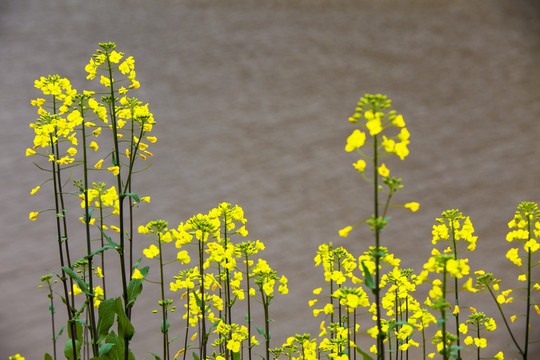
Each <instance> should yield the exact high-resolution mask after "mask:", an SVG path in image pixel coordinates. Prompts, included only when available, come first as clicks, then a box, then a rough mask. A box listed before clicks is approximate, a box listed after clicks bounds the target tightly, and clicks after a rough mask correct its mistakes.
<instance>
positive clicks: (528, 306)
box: [523, 216, 532, 360]
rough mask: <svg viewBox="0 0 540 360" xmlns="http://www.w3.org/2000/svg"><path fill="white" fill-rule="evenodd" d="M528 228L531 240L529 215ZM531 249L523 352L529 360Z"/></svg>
mask: <svg viewBox="0 0 540 360" xmlns="http://www.w3.org/2000/svg"><path fill="white" fill-rule="evenodd" d="M527 230H528V234H529V236H528V239H527V241H530V240H531V219H530V217H529V216H527ZM531 255H532V253H531V249H530V248H529V249H528V250H527V316H526V318H527V322H526V323H525V351H524V352H523V360H527V355H528V352H529V330H530V327H531V325H530V324H531V323H530V320H531V275H532V274H531Z"/></svg>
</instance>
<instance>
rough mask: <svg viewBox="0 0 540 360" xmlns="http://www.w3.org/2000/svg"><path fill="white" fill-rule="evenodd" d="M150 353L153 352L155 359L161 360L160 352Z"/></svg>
mask: <svg viewBox="0 0 540 360" xmlns="http://www.w3.org/2000/svg"><path fill="white" fill-rule="evenodd" d="M150 354H152V355H153V356H154V359H155V360H161V358H160V357H159V355H158V354H156V353H153V352H150Z"/></svg>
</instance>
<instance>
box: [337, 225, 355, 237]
mask: <svg viewBox="0 0 540 360" xmlns="http://www.w3.org/2000/svg"><path fill="white" fill-rule="evenodd" d="M352 229H353V228H352V226H347V227H345V228H343V229H341V230H339V236H341V237H347V236H348V235H349V232H350V231H351V230H352Z"/></svg>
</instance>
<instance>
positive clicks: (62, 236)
mask: <svg viewBox="0 0 540 360" xmlns="http://www.w3.org/2000/svg"><path fill="white" fill-rule="evenodd" d="M85 69H86V71H87V73H88V76H87V78H88V79H89V80H93V79H99V84H100V85H99V86H100V88H101V90H100V91H98V90H95V91H86V90H85V91H82V92H79V91H77V90H76V89H73V88H72V86H71V83H70V81H69V80H67V79H65V78H62V77H60V76H59V75H51V76H48V77H42V78H40V79H39V80H36V82H35V87H36V88H37V89H39V90H40V91H41V92H42V93H43V97H40V98H37V99H35V100H32V102H31V104H32V105H33V106H34V107H36V108H37V114H38V118H37V119H36V121H35V122H33V123H31V124H30V127H31V128H32V129H33V131H34V140H33V144H32V146H30V147H28V148H27V149H26V155H27V156H28V157H32V158H33V159H35V160H34V164H35V165H36V166H37V167H38V168H39V169H41V170H43V171H44V172H45V173H46V174H47V177H46V179H45V180H44V181H43V182H41V183H40V184H39V185H38V186H36V187H35V188H33V189H32V190H31V192H30V193H31V195H34V194H36V193H38V191H40V189H41V188H42V187H44V188H46V187H48V188H49V189H50V190H51V193H52V195H53V196H52V200H53V203H54V205H53V207H52V208H51V209H43V210H36V211H32V212H30V214H29V218H30V220H32V221H35V220H36V219H38V217H40V216H41V217H40V219H43V218H44V217H45V215H46V214H49V215H51V216H50V220H52V221H53V222H54V224H55V229H56V245H57V246H58V257H59V266H58V270H57V271H56V272H53V273H52V274H47V275H44V276H42V277H41V282H42V283H43V285H41V287H43V288H45V289H46V290H47V298H48V304H49V310H50V313H51V340H52V348H53V351H52V355H51V354H48V353H46V354H45V357H44V358H45V360H52V359H55V360H56V359H57V358H58V357H59V355H58V351H57V342H58V341H59V339H60V338H61V337H62V336H64V337H67V339H66V342H65V345H64V351H63V353H64V357H65V358H66V359H68V360H79V359H91V360H132V359H135V356H134V354H133V353H132V351H131V348H130V344H131V342H132V341H133V339H134V335H135V328H134V327H133V325H132V322H131V319H132V316H133V314H132V310H133V306H134V303H135V301H136V300H137V298H138V296H139V295H140V294H141V292H142V290H143V283H145V282H147V283H149V284H153V285H157V286H158V287H159V295H160V297H159V300H158V306H159V307H158V309H159V310H154V311H153V312H154V313H160V319H159V323H157V322H156V331H158V329H159V331H160V332H161V334H162V344H161V350H160V351H159V354H158V353H156V352H150V354H151V355H152V356H153V357H154V358H155V359H156V360H170V359H171V358H174V359H180V358H181V359H182V360H185V359H187V358H188V357H189V358H193V359H195V360H207V359H211V360H239V359H249V360H252V359H253V358H258V357H261V358H263V359H266V360H270V359H279V358H283V357H284V358H287V359H289V360H293V359H294V360H316V359H317V360H319V359H323V358H326V359H332V360H349V359H354V360H356V359H359V358H360V357H361V358H362V359H363V360H373V357H372V355H374V356H376V357H377V359H386V358H388V359H390V360H392V359H396V360H398V359H408V358H409V355H410V356H411V357H413V356H417V358H419V357H420V356H419V355H417V354H418V353H419V350H415V348H421V350H422V351H421V353H422V359H424V360H425V359H428V358H435V357H436V356H437V357H439V358H441V359H443V360H448V359H464V358H466V356H467V354H472V356H474V355H475V358H476V359H477V360H480V359H484V358H486V357H485V350H484V349H485V348H486V347H488V345H489V344H488V339H487V338H488V337H487V336H486V334H487V333H488V332H492V331H495V330H496V329H497V328H498V326H497V323H496V321H495V319H494V318H493V317H492V316H491V314H487V313H484V312H480V311H478V310H477V309H476V308H475V307H472V306H466V305H465V304H463V298H462V297H461V296H460V293H461V292H462V291H468V292H471V293H477V292H481V291H485V292H488V293H489V294H490V296H491V297H492V298H493V300H494V301H495V303H496V305H497V308H498V310H499V313H500V315H501V318H502V320H503V322H504V325H505V326H504V328H505V329H506V331H507V332H508V334H509V336H510V338H511V341H512V342H513V347H514V348H515V353H516V354H517V355H519V356H520V357H521V358H522V359H524V360H526V359H530V358H531V355H532V354H531V351H530V347H529V344H531V343H532V342H533V341H534V339H531V328H533V326H532V325H533V321H534V316H536V315H540V308H539V305H538V302H537V300H536V299H535V295H536V294H535V291H539V290H540V285H539V284H538V281H536V280H535V277H534V275H535V274H534V268H535V267H536V266H538V265H539V262H538V259H536V258H535V256H536V254H537V251H538V250H539V249H540V244H539V243H538V241H537V239H538V237H539V236H540V211H539V210H538V205H537V204H536V203H533V202H523V203H521V204H520V205H519V206H518V209H517V211H516V213H515V215H514V217H513V218H512V219H511V221H510V222H509V223H508V227H509V229H510V231H509V232H508V235H507V237H506V239H507V241H508V242H509V243H512V247H511V249H510V250H508V252H507V254H506V257H507V258H508V259H509V260H510V261H511V262H512V263H513V264H515V265H516V266H518V267H519V268H520V274H519V276H518V278H517V281H518V282H519V283H520V284H524V285H523V286H518V287H516V288H508V289H507V290H502V289H501V285H500V283H501V281H500V280H498V279H496V278H495V277H494V276H493V274H492V273H486V272H485V271H484V270H476V271H474V270H471V266H472V265H471V264H469V259H468V257H467V255H466V254H467V253H468V252H472V251H474V250H475V249H476V246H477V236H476V235H474V227H473V224H472V222H471V220H470V218H469V217H468V216H464V215H463V214H462V213H461V212H460V211H459V210H457V209H455V210H447V211H444V212H443V213H442V216H441V218H438V219H436V224H435V225H433V229H432V236H433V237H432V244H433V250H432V252H431V257H429V259H428V260H427V262H426V263H425V264H424V266H423V268H422V269H421V271H415V269H405V268H402V267H401V259H399V258H397V257H396V256H395V255H394V254H392V253H391V252H390V250H389V247H387V246H383V244H382V231H383V230H384V228H385V227H386V226H387V224H388V222H389V220H390V217H389V211H390V208H391V207H404V208H408V209H410V210H411V211H413V212H415V211H417V210H418V208H419V204H418V203H416V202H409V203H406V204H393V203H392V199H393V197H394V195H395V193H396V192H397V191H398V190H401V189H402V188H403V185H402V184H401V182H402V181H401V179H400V178H396V177H394V176H390V169H389V166H390V165H389V164H391V163H390V159H391V158H392V157H393V156H396V157H398V158H399V159H400V160H404V159H405V158H406V157H407V156H408V154H409V150H408V145H409V137H410V135H409V132H408V130H407V128H406V127H405V121H404V119H403V116H402V115H399V114H398V113H397V112H396V111H395V110H390V108H391V105H392V104H391V101H390V100H389V99H388V98H387V97H386V96H383V95H380V94H378V95H369V94H367V95H365V97H363V98H361V99H360V101H359V102H358V103H357V107H356V109H355V113H354V115H353V116H351V117H350V118H349V121H350V122H351V123H352V124H354V125H355V126H357V128H356V129H355V130H354V131H353V132H352V134H351V135H350V136H349V137H348V138H347V142H346V146H345V150H346V151H347V152H356V154H357V155H358V156H359V159H358V160H357V161H356V162H355V163H354V164H353V167H354V168H355V169H356V170H357V171H358V173H359V174H360V175H361V176H362V177H363V178H364V179H365V180H366V181H367V182H368V183H369V184H370V185H371V187H372V193H373V213H372V214H371V215H369V216H366V217H365V218H363V219H361V220H359V221H358V222H356V223H354V224H352V225H350V226H347V227H345V228H343V229H341V230H339V232H338V233H339V235H340V236H341V237H348V236H349V234H350V233H351V231H352V230H353V229H354V228H355V227H357V226H359V225H360V224H363V223H366V224H367V225H368V226H369V228H370V230H371V231H372V233H373V238H374V241H373V245H374V246H368V247H367V248H366V250H365V251H364V252H363V253H362V254H359V255H355V254H351V253H350V252H348V251H347V250H346V249H345V248H344V247H343V246H339V247H336V246H334V244H333V243H332V242H329V243H325V244H321V245H319V247H318V251H317V252H316V256H315V258H314V261H315V266H316V267H319V268H320V269H321V270H322V272H323V276H324V283H323V285H322V286H320V287H318V288H316V289H314V290H313V294H314V296H315V298H313V299H311V300H309V301H308V305H309V306H310V307H313V315H314V316H315V317H319V318H321V319H322V320H321V322H320V326H319V329H320V332H319V334H318V336H313V335H312V334H309V333H296V334H294V335H291V336H289V337H288V338H287V340H286V342H285V343H284V344H282V345H281V346H279V347H272V346H271V345H272V336H271V331H270V329H271V322H272V319H271V316H270V314H271V311H270V309H271V305H273V304H275V303H277V302H278V301H279V298H281V296H284V295H286V294H288V293H289V288H288V280H287V277H285V276H284V275H281V274H278V272H277V271H276V270H274V269H272V268H271V267H270V264H269V262H268V261H267V260H265V259H263V258H262V257H261V253H262V251H263V250H264V249H265V245H264V244H263V243H262V242H261V241H259V240H255V241H254V240H249V239H245V238H246V237H248V234H249V233H248V230H247V229H246V223H247V220H246V218H245V215H244V210H243V209H242V208H241V207H240V206H238V205H234V206H233V205H231V204H229V203H226V202H223V203H220V204H218V206H217V207H216V208H214V209H211V210H210V211H209V212H208V213H205V214H197V215H195V216H193V217H191V218H189V219H187V220H185V221H182V222H179V224H178V225H177V226H174V227H169V223H168V222H167V221H164V220H154V221H151V222H149V223H147V224H146V225H140V226H138V227H137V228H136V226H135V224H136V221H135V218H134V210H135V207H137V206H139V204H140V203H141V202H144V201H147V202H149V201H150V197H148V196H140V195H139V194H138V193H137V192H135V188H136V186H135V183H134V181H133V179H134V176H135V174H136V173H138V172H140V171H142V170H145V169H146V168H147V167H148V166H147V165H146V163H145V162H146V160H147V159H148V158H149V157H151V156H153V154H152V153H151V152H150V151H149V146H150V144H151V143H154V142H156V140H157V139H156V137H155V136H151V135H150V133H151V131H152V129H153V126H154V124H155V121H154V118H153V115H152V113H151V112H150V111H149V108H148V104H144V103H143V102H141V101H139V100H138V99H137V98H132V97H128V96H127V95H126V94H127V93H128V92H130V91H131V90H134V89H137V88H138V87H139V86H140V84H139V82H138V81H137V80H136V73H135V61H134V59H133V57H131V56H129V57H125V54H123V53H122V52H119V51H117V50H116V45H115V44H114V43H102V44H99V49H98V50H97V52H96V53H95V54H93V55H92V58H91V59H90V61H89V63H88V64H87V65H86V67H85ZM106 134H108V135H106ZM106 141H110V143H109V145H105V142H106ZM69 198H74V199H75V208H70V207H69V206H68V204H69V203H70V202H69ZM41 214H43V215H41ZM71 219H75V223H76V224H78V225H79V226H80V228H81V232H82V234H83V236H82V237H81V236H78V234H77V236H74V235H73V229H72V228H73V226H72V222H70V221H69V220H71ZM77 219H78V220H77ZM68 227H69V229H70V231H69V232H68ZM139 234H140V235H139ZM136 238H137V241H144V242H145V249H144V250H143V252H142V255H141V257H140V258H137V256H136V254H134V253H133V248H134V246H133V244H134V241H135V239H136ZM80 239H82V242H81V241H80ZM515 244H517V245H515ZM80 248H84V253H78V252H77V251H76V250H74V249H80ZM106 252H112V253H116V255H117V257H116V259H117V260H116V261H118V265H119V266H118V268H119V269H120V270H119V272H118V273H116V274H115V273H114V272H112V271H111V270H110V267H109V266H108V265H107V263H106V258H105V253H106ZM168 254H172V255H174V256H175V258H174V259H172V260H171V259H167V255H168ZM143 259H144V260H143ZM143 262H149V265H144V263H143ZM143 265H144V266H143ZM165 266H176V267H177V270H178V272H177V274H178V275H176V276H174V277H172V278H167V277H166V273H165V272H164V267H165ZM156 267H157V270H158V271H157V272H152V273H150V269H151V268H156ZM471 272H472V275H471ZM473 276H476V282H475V283H474V284H473ZM106 280H107V281H106ZM111 280H113V281H114V280H116V282H119V283H120V284H121V286H120V288H119V289H117V288H118V287H117V288H115V287H113V286H111V285H110V284H111V283H110V281H111ZM57 284H58V285H57ZM424 284H428V286H429V288H428V289H427V290H428V291H427V293H428V297H427V298H426V299H425V300H424V301H420V300H418V299H417V297H416V291H417V289H418V288H419V287H421V286H423V285H424ZM58 286H60V287H61V290H60V291H57V290H56V287H58ZM55 296H58V297H60V300H61V302H62V303H63V304H64V305H65V316H66V323H65V325H64V326H62V327H60V329H58V326H57V325H58V320H57V317H55V314H56V309H55V301H54V298H55ZM514 299H522V300H523V301H524V303H525V304H524V309H523V313H521V314H516V315H511V316H507V315H506V314H505V312H504V309H503V308H504V305H505V304H508V303H512V302H513V301H514ZM177 308H178V309H181V311H177ZM257 310H258V311H260V312H261V313H262V316H260V317H257V316H254V315H255V312H256V311H257ZM178 313H180V315H178ZM535 313H536V314H535ZM361 316H367V317H370V318H371V319H372V320H373V321H374V325H373V326H371V327H369V328H367V329H364V328H362V327H361V325H360V324H361V322H360V321H358V318H359V317H361ZM260 318H262V323H260V322H259V323H258V322H257V321H261V320H257V319H260ZM173 322H178V323H183V324H185V327H184V328H183V329H181V331H180V333H179V334H173V330H172V329H174V328H173V327H171V323H173ZM158 324H159V325H158ZM519 325H522V326H521V327H520V326H519ZM499 328H502V326H501V327H499ZM64 330H65V334H64ZM520 332H521V337H520V336H518V334H519V333H520ZM175 335H177V336H175ZM363 338H367V339H368V340H369V341H370V343H368V347H369V344H371V346H370V347H369V349H368V348H367V347H365V344H363V343H362V341H363V340H362V339H363ZM177 340H178V342H176V341H177ZM373 342H374V343H373ZM364 349H368V350H367V351H365V350H364ZM414 351H416V352H414ZM504 356H505V355H504V354H503V352H502V351H499V352H497V353H496V354H495V355H494V356H493V357H492V358H493V359H496V360H503V359H504ZM11 359H13V360H24V357H22V356H21V355H20V354H16V355H14V356H11V357H10V360H11Z"/></svg>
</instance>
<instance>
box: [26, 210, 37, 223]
mask: <svg viewBox="0 0 540 360" xmlns="http://www.w3.org/2000/svg"><path fill="white" fill-rule="evenodd" d="M38 216H39V212H34V211H32V212H31V213H30V215H28V218H29V219H30V220H32V221H34V220H36V219H37V217H38Z"/></svg>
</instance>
